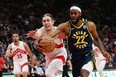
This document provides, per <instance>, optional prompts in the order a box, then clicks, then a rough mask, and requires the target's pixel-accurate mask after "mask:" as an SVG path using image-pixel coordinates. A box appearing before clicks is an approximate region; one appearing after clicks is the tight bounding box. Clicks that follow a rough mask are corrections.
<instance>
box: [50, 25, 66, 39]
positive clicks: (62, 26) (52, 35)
mask: <svg viewBox="0 0 116 77" xmlns="http://www.w3.org/2000/svg"><path fill="white" fill-rule="evenodd" d="M65 26H66V23H62V24H60V25H59V26H58V27H57V29H56V30H55V31H54V32H52V34H51V35H50V36H51V37H55V36H56V35H57V34H60V33H61V32H64V29H65Z"/></svg>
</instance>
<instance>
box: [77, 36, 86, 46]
mask: <svg viewBox="0 0 116 77" xmlns="http://www.w3.org/2000/svg"><path fill="white" fill-rule="evenodd" d="M76 39H77V42H76V43H75V45H78V44H83V43H84V44H86V42H85V41H84V39H85V37H84V36H76Z"/></svg>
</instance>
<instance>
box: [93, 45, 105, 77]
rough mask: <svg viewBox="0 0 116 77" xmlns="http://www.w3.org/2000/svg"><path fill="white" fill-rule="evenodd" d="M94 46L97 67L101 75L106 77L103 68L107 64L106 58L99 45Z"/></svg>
mask: <svg viewBox="0 0 116 77" xmlns="http://www.w3.org/2000/svg"><path fill="white" fill-rule="evenodd" d="M92 47H93V51H94V56H95V66H96V69H97V71H98V72H99V74H100V77H105V75H104V73H103V70H104V68H105V65H106V58H105V57H104V56H103V55H102V53H101V51H100V49H99V48H98V47H97V46H95V45H94V44H93V45H92Z"/></svg>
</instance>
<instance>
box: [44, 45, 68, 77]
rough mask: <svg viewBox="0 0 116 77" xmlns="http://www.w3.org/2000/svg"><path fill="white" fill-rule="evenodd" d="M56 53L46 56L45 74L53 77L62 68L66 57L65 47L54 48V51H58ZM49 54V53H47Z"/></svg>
mask: <svg viewBox="0 0 116 77" xmlns="http://www.w3.org/2000/svg"><path fill="white" fill-rule="evenodd" d="M59 51H60V53H58V54H56V55H53V56H52V54H53V53H52V54H51V56H52V57H50V56H46V75H48V74H51V75H49V76H51V77H54V76H55V75H56V74H57V73H59V72H60V71H62V70H63V65H64V63H65V62H66V59H67V52H66V49H65V48H63V47H62V48H60V49H58V50H57V49H56V51H55V52H59ZM49 55H50V54H49Z"/></svg>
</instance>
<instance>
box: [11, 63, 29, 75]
mask: <svg viewBox="0 0 116 77" xmlns="http://www.w3.org/2000/svg"><path fill="white" fill-rule="evenodd" d="M23 72H29V67H28V62H14V69H13V74H21V73H23Z"/></svg>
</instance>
